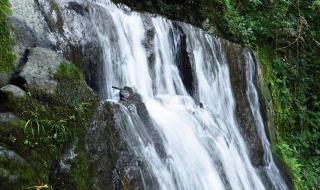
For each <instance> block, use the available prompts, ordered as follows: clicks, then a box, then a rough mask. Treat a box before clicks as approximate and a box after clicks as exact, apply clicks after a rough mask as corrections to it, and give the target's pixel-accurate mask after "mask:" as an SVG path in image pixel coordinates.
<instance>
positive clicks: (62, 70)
mask: <svg viewBox="0 0 320 190" xmlns="http://www.w3.org/2000/svg"><path fill="white" fill-rule="evenodd" d="M54 78H55V79H57V80H58V81H63V80H72V81H76V80H84V77H83V73H82V72H81V71H80V70H79V68H78V67H76V66H75V65H74V64H68V63H61V64H60V66H59V69H58V71H57V73H55V75H54Z"/></svg>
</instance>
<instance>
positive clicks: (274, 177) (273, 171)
mask: <svg viewBox="0 0 320 190" xmlns="http://www.w3.org/2000/svg"><path fill="white" fill-rule="evenodd" d="M245 56H246V66H247V68H246V71H247V84H248V88H247V97H248V100H249V103H250V108H251V111H252V114H253V116H254V118H255V124H256V126H257V128H258V132H259V135H260V137H261V139H262V142H263V148H264V151H265V160H266V161H267V166H266V168H265V170H266V171H267V174H268V177H270V180H271V181H272V183H273V185H274V186H275V187H276V189H287V187H286V185H285V182H284V179H283V178H282V176H281V174H280V171H279V169H278V168H277V166H276V164H275V162H274V160H273V157H272V152H271V147H270V143H269V140H268V138H267V135H266V132H265V126H264V123H263V119H262V116H261V113H260V103H259V95H258V91H257V89H256V85H255V73H256V72H257V70H256V69H257V68H256V67H257V65H256V63H255V61H254V59H253V57H252V54H250V53H247V54H246V55H245Z"/></svg>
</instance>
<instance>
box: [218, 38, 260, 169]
mask: <svg viewBox="0 0 320 190" xmlns="http://www.w3.org/2000/svg"><path fill="white" fill-rule="evenodd" d="M222 42H223V46H224V47H225V49H226V58H227V62H228V64H229V68H230V73H231V74H230V76H231V83H232V87H233V91H234V96H235V99H236V117H237V120H238V123H239V127H240V132H241V134H242V135H243V137H244V139H245V141H246V143H247V145H248V149H249V156H250V160H251V162H252V164H253V165H254V166H255V167H259V166H265V165H266V162H265V160H264V154H265V153H264V149H263V145H262V140H261V139H260V137H259V133H258V131H257V127H256V126H255V121H254V117H253V115H252V112H251V109H250V104H249V102H248V99H247V94H246V89H247V83H246V70H245V69H246V66H245V63H246V62H245V50H244V49H243V48H241V47H240V46H239V45H236V44H233V43H231V42H228V41H222Z"/></svg>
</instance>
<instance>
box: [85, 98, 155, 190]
mask: <svg viewBox="0 0 320 190" xmlns="http://www.w3.org/2000/svg"><path fill="white" fill-rule="evenodd" d="M120 106H121V105H119V104H115V103H110V102H103V103H101V105H100V106H99V109H98V111H97V113H96V114H95V117H94V120H93V122H92V124H91V127H90V129H89V132H88V135H87V147H88V153H89V157H90V158H91V159H90V161H89V164H90V171H91V172H92V176H93V182H94V183H93V184H94V185H93V187H92V189H99V190H103V189H105V190H109V189H114V190H116V189H130V190H131V189H132V190H138V189H144V187H149V189H157V185H156V183H155V182H154V181H155V180H154V177H153V176H151V175H150V174H149V173H148V172H147V166H146V164H145V163H144V161H143V160H142V159H141V158H139V157H138V156H137V155H136V154H135V153H134V151H133V149H132V147H131V146H132V145H129V144H128V142H127V141H126V140H124V138H123V135H124V133H123V130H125V129H124V128H125V125H126V124H125V123H122V124H124V125H121V123H118V122H117V121H116V120H117V118H120V119H121V118H123V112H122V111H121V108H120ZM119 124H120V125H119ZM122 128H123V129H122Z"/></svg>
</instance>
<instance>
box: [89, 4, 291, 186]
mask: <svg viewBox="0 0 320 190" xmlns="http://www.w3.org/2000/svg"><path fill="white" fill-rule="evenodd" d="M93 4H94V8H93V12H92V16H91V19H92V23H93V26H94V30H95V31H96V33H97V34H98V39H99V42H100V44H101V46H102V47H103V62H104V67H103V72H104V75H105V78H104V81H103V86H102V89H101V90H100V91H101V92H102V93H101V94H102V95H103V97H104V98H106V99H108V100H109V101H110V102H112V104H114V105H116V106H117V109H116V110H117V111H118V112H119V113H121V114H120V115H121V117H119V118H118V123H119V126H120V127H121V130H122V132H123V135H124V138H126V141H127V142H128V144H129V145H130V146H131V147H132V149H133V150H134V152H135V154H137V155H138V156H140V157H142V159H143V161H144V162H145V163H146V164H147V170H148V172H150V173H151V174H152V175H153V176H155V180H156V182H155V183H156V185H153V186H152V188H151V186H148V183H147V182H144V184H143V186H144V189H154V188H155V186H156V188H157V189H161V190H165V189H168V190H173V189H179V190H200V189H201V190H213V189H216V190H220V189H221V190H224V189H226V190H241V189H243V190H250V189H252V190H263V189H268V188H267V186H266V185H265V182H264V180H263V179H262V178H263V177H262V175H261V172H260V171H261V168H257V167H255V166H253V164H252V163H251V161H250V158H249V153H248V145H247V143H246V142H245V140H244V138H243V136H242V134H241V132H240V130H239V124H238V122H237V119H236V114H235V98H234V96H233V90H232V85H231V80H230V72H229V67H228V61H227V59H226V53H225V49H224V47H223V45H222V42H221V40H220V39H218V38H215V37H212V36H210V35H209V34H207V33H205V32H203V31H202V30H200V29H198V28H195V27H193V26H191V25H188V24H184V23H179V22H174V21H170V20H168V19H166V18H163V17H160V16H154V15H149V14H140V13H137V12H133V11H130V10H129V9H128V8H127V7H122V8H119V7H118V6H116V5H115V4H113V3H111V2H109V1H107V0H95V1H93ZM181 47H185V48H184V49H183V48H181ZM181 55H182V56H181ZM245 57H246V61H247V67H248V68H247V83H248V88H247V96H248V101H249V103H250V108H251V111H252V114H253V116H254V118H255V124H256V126H257V128H258V132H259V136H260V138H261V140H262V142H263V144H264V151H265V160H266V162H267V165H266V166H261V167H263V170H265V171H266V175H267V176H268V178H269V179H270V181H271V182H272V184H273V185H272V186H273V188H274V189H280V190H281V189H287V187H286V185H285V183H284V180H283V178H282V177H281V174H280V172H279V170H278V169H277V167H276V165H275V163H274V162H273V158H272V154H271V150H270V144H269V142H268V139H267V137H266V134H265V132H264V125H263V121H262V117H261V114H260V111H259V110H260V107H259V100H258V93H257V90H256V87H255V85H254V80H253V76H254V72H255V68H254V62H253V58H252V57H251V55H250V54H248V55H246V56H245ZM186 72H187V73H186ZM113 86H117V87H121V88H122V87H125V86H129V87H132V88H133V89H134V91H135V92H136V93H137V94H139V95H140V96H141V98H142V101H143V103H144V104H145V107H146V110H147V114H148V115H149V116H150V120H151V122H150V126H148V124H146V123H145V122H144V121H143V119H142V118H141V115H139V114H138V112H139V110H138V108H136V107H134V105H133V106H131V105H129V106H124V105H122V104H121V102H120V103H119V91H118V90H114V89H113V88H112V87H113ZM130 106H131V107H130ZM151 128H152V129H151ZM150 131H153V132H154V133H156V134H157V137H158V138H159V139H160V140H159V141H158V143H159V142H160V143H161V146H162V147H163V152H164V154H160V153H159V151H158V149H157V144H156V142H155V141H154V140H153V139H152V135H151V134H150Z"/></svg>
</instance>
